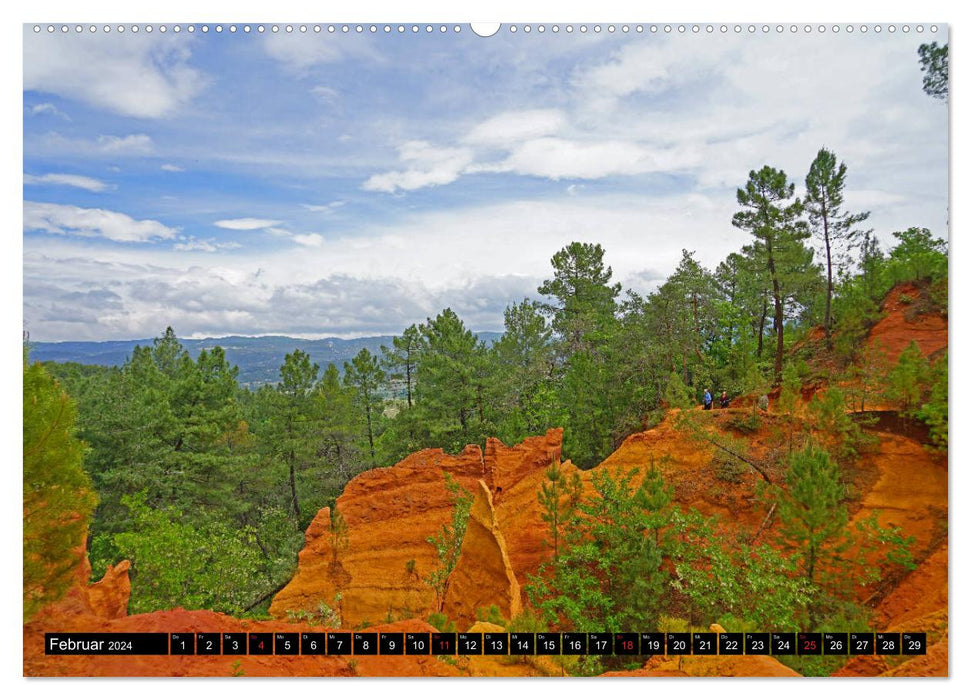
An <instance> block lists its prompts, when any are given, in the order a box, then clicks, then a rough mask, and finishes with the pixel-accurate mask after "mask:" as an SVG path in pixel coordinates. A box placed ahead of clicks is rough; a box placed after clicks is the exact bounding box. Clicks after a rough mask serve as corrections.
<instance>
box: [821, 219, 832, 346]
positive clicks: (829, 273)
mask: <svg viewBox="0 0 971 700" xmlns="http://www.w3.org/2000/svg"><path fill="white" fill-rule="evenodd" d="M823 240H824V241H825V242H826V318H825V321H824V326H825V328H826V347H832V341H831V340H830V337H829V333H830V326H831V325H832V321H831V316H830V309H831V307H832V302H833V254H832V250H831V246H830V242H829V219H828V217H827V215H826V207H825V205H824V206H823Z"/></svg>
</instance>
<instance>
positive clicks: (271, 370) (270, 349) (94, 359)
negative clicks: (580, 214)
mask: <svg viewBox="0 0 971 700" xmlns="http://www.w3.org/2000/svg"><path fill="white" fill-rule="evenodd" d="M477 335H478V336H479V338H480V339H481V340H483V341H485V343H486V344H487V345H491V344H492V343H493V342H494V341H495V340H496V339H497V338H499V336H500V335H502V334H501V333H495V332H492V331H485V332H481V333H478V334H477ZM391 338H392V336H390V335H379V336H372V337H369V338H354V339H352V340H342V339H341V338H322V339H320V340H302V339H300V338H291V337H289V336H284V335H268V336H262V337H259V338H246V337H243V336H227V337H225V338H203V339H201V340H198V339H197V340H192V339H188V338H180V339H179V340H180V342H181V343H182V345H184V346H185V348H186V350H188V351H189V354H190V355H192V357H193V358H195V357H197V356H198V355H199V352H200V351H202V350H207V349H210V348H213V347H216V346H217V345H218V346H220V347H221V348H223V350H225V351H226V358H227V359H228V360H229V362H230V363H231V364H234V365H237V366H238V367H239V383H240V384H242V385H243V386H249V387H253V386H259V385H260V384H274V383H276V382H277V381H279V379H280V365H282V364H283V358H284V356H285V355H286V354H287V353H290V352H293V351H294V350H295V349H300V350H303V351H304V352H305V353H307V354H308V355H310V358H311V360H313V361H314V362H316V363H318V364H319V365H320V367H321V369H324V368H325V367H327V365H328V364H330V363H331V362H333V363H334V364H335V365H337V368H338V369H340V370H342V371H343V368H344V362H345V361H347V360H350V359H351V358H352V357H354V356H355V355H356V354H357V353H359V352H360V351H361V348H367V349H368V350H369V351H371V352H372V353H376V354H380V352H381V346H382V345H391ZM151 344H152V339H151V338H143V339H140V340H107V341H102V342H80V341H66V342H61V343H40V342H31V343H30V357H31V359H32V360H36V361H38V362H78V363H80V364H83V365H102V366H121V365H123V364H124V363H125V361H126V360H127V359H128V358H129V357H131V353H132V350H133V349H134V348H135V346H136V345H151Z"/></svg>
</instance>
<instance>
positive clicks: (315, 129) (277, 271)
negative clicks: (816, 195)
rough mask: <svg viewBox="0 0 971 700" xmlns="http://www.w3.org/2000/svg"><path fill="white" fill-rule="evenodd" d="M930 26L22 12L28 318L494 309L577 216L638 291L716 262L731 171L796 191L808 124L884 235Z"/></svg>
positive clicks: (392, 317)
mask: <svg viewBox="0 0 971 700" xmlns="http://www.w3.org/2000/svg"><path fill="white" fill-rule="evenodd" d="M227 26H228V25H227ZM520 26H521V25H520ZM933 38H934V39H936V40H938V41H946V35H943V34H942V33H940V32H939V34H938V35H937V36H934V37H933ZM926 40H928V35H927V34H924V35H917V34H916V33H914V32H911V33H909V34H904V33H902V32H899V31H898V32H896V33H894V34H890V33H888V32H883V33H881V34H879V35H877V34H875V33H873V32H870V33H869V34H867V35H862V34H861V33H859V32H856V33H854V34H847V33H846V32H845V31H844V32H842V33H841V34H839V35H834V34H832V32H829V33H826V34H818V33H813V34H811V35H808V36H807V35H802V34H797V35H791V34H789V33H788V32H786V33H783V34H782V35H778V34H776V32H775V31H774V28H773V30H772V31H770V32H769V33H768V34H762V33H761V31H758V32H756V33H755V34H754V35H749V34H747V33H744V32H743V33H742V34H741V35H735V34H734V33H733V32H729V33H728V34H727V35H721V34H720V33H719V32H718V31H717V30H716V31H715V33H714V34H713V35H709V34H706V33H705V32H704V31H703V30H702V32H701V33H700V34H698V35H693V34H691V33H687V34H685V35H677V34H675V35H672V36H663V35H651V34H650V33H649V32H645V33H643V34H639V35H638V34H636V33H635V32H631V33H628V34H624V33H623V32H621V31H619V30H618V31H617V32H615V33H614V34H609V33H607V32H606V31H603V32H601V33H599V34H595V33H593V32H588V33H587V34H586V35H581V34H579V33H578V32H574V33H573V34H567V33H565V32H562V31H561V32H560V33H558V34H553V33H552V32H549V31H547V32H546V33H544V34H539V33H537V32H536V31H535V30H534V31H533V32H531V33H530V34H525V33H524V32H523V31H522V30H521V29H520V31H518V32H517V33H515V34H513V33H510V32H509V31H508V30H507V29H504V30H503V31H500V33H499V34H498V35H496V36H494V37H491V38H488V39H484V38H480V37H476V36H475V35H474V34H472V33H471V32H470V31H469V30H468V27H463V31H462V32H460V33H458V34H456V33H454V32H447V33H445V34H442V33H440V32H438V31H437V30H436V31H435V32H433V33H431V34H428V33H426V32H424V31H422V32H420V33H419V34H417V35H415V34H412V33H411V32H410V31H409V32H405V33H404V34H398V32H397V31H392V32H391V33H389V34H385V33H384V32H383V31H380V30H379V32H378V33H377V34H375V35H371V34H370V33H369V32H367V31H365V32H364V33H362V34H357V33H356V32H354V31H353V30H352V31H351V32H350V33H349V34H346V35H345V34H341V33H340V32H338V33H336V34H328V33H327V31H326V28H325V29H324V31H323V32H321V33H319V34H316V33H314V32H313V30H312V28H311V30H310V31H308V32H307V33H306V34H301V33H300V32H299V31H296V32H294V33H293V34H286V33H285V32H280V33H279V34H277V35H271V34H269V33H267V34H264V35H259V34H257V33H256V32H255V31H254V32H251V33H249V34H244V33H243V32H241V31H239V32H237V33H235V34H231V33H229V32H228V30H226V31H224V32H223V33H221V34H217V33H215V32H214V31H210V32H209V33H208V34H205V35H203V34H201V33H199V32H196V33H195V34H193V35H190V34H188V33H187V32H185V31H183V32H181V33H179V34H175V33H173V32H172V31H171V30H169V31H168V32H166V33H165V34H162V33H160V32H159V31H158V30H157V29H156V30H155V31H153V32H152V33H150V34H149V33H146V32H145V31H141V32H139V33H138V34H132V33H131V32H130V31H129V32H126V33H125V34H124V35H119V34H118V33H117V32H112V33H110V34H107V35H105V34H104V33H102V32H100V31H99V32H97V33H95V34H90V33H88V32H87V31H85V32H83V33H81V34H80V35H78V34H75V33H74V31H73V29H72V31H71V32H69V33H67V34H61V33H60V32H57V33H55V34H53V35H48V34H47V33H46V32H42V33H40V34H34V33H33V32H32V31H31V28H30V27H29V26H28V27H25V33H24V88H25V90H24V168H23V170H24V323H25V327H26V329H27V330H28V331H29V332H30V333H31V337H32V338H33V339H34V340H87V339H90V340H101V339H121V338H143V337H151V336H153V335H156V334H158V333H159V332H160V331H161V330H163V329H164V327H165V326H166V325H172V326H173V327H174V328H175V329H176V331H177V332H178V333H179V334H180V335H183V336H220V335H227V334H237V333H238V334H266V333H280V334H291V335H304V336H327V335H339V336H345V337H346V336H353V335H371V334H377V333H394V332H399V331H400V330H401V329H402V328H403V327H404V326H406V325H408V324H410V323H413V322H416V321H421V320H424V319H425V318H426V317H427V316H430V315H434V314H435V313H437V312H438V311H439V310H441V309H442V308H443V307H445V306H451V307H452V308H454V309H455V310H456V311H457V312H458V313H459V314H460V315H461V316H462V317H463V318H464V319H465V320H466V322H467V324H468V325H469V326H471V327H472V328H475V329H477V330H499V329H501V325H502V310H503V308H504V307H505V306H506V305H507V304H509V303H511V302H513V301H516V300H518V299H520V298H522V297H523V296H524V295H529V294H534V292H535V288H536V286H537V285H538V284H539V282H541V281H542V279H544V277H547V276H549V274H550V268H549V258H550V257H551V256H552V254H553V253H554V252H555V251H556V250H557V249H559V248H560V247H562V246H563V245H565V244H567V243H568V242H570V241H571V240H585V241H596V242H600V243H602V244H603V245H604V247H605V248H606V250H607V261H608V263H609V264H611V265H612V267H613V269H614V272H615V279H617V280H618V281H620V282H621V283H623V284H624V286H625V287H627V288H631V289H635V290H638V291H642V292H643V291H649V290H650V289H652V288H653V287H654V286H655V285H656V284H657V283H658V282H659V281H660V280H662V279H663V277H664V276H665V275H667V274H668V273H670V271H671V270H672V269H673V268H674V266H675V265H676V263H677V261H678V260H679V259H680V255H681V252H680V251H681V249H682V248H688V249H691V250H695V251H697V255H698V257H699V258H700V259H701V260H702V261H703V262H704V263H705V264H706V265H708V266H710V267H714V266H715V265H716V264H717V263H718V262H719V261H720V260H721V259H722V258H723V257H724V256H725V255H726V254H728V253H729V252H731V251H733V250H736V249H738V248H739V247H740V246H741V245H742V244H744V243H745V242H746V234H744V233H743V232H741V231H738V230H736V229H733V228H732V226H731V215H732V213H733V212H734V211H735V209H736V208H737V207H736V204H735V197H734V192H735V189H736V188H737V187H738V186H740V185H742V184H743V183H744V181H745V179H746V177H747V173H748V171H749V170H751V169H754V168H758V167H761V165H763V164H764V163H769V164H771V165H774V166H776V167H781V168H783V169H785V170H786V172H787V173H789V175H790V177H791V178H792V179H793V180H794V181H795V182H796V184H797V186H798V187H799V188H801V187H802V183H803V180H804V178H805V172H806V170H807V169H808V166H809V163H810V162H811V160H812V158H813V156H814V155H815V153H816V151H817V150H818V149H819V148H820V147H821V146H823V145H825V146H827V147H829V148H831V149H833V150H835V151H836V153H837V155H838V156H839V157H840V158H841V159H842V160H844V161H845V162H846V164H847V166H848V168H849V178H848V190H849V192H848V197H847V199H848V203H849V205H850V206H851V207H852V208H854V209H868V210H870V211H871V212H872V215H871V223H872V225H873V226H874V228H875V230H876V232H877V234H878V236H879V237H880V238H881V239H882V240H883V241H885V242H889V240H890V238H891V236H890V233H891V232H892V231H894V230H900V229H903V228H906V227H908V226H926V227H928V228H931V229H932V230H933V231H934V232H935V233H937V234H938V235H941V236H944V235H946V222H947V182H948V181H947V177H948V169H947V148H948V143H947V109H946V106H945V105H944V104H942V103H940V102H938V101H935V100H932V99H931V98H929V97H927V96H926V95H924V94H923V92H922V91H921V87H920V86H921V73H920V70H919V66H918V63H917V58H916V49H917V46H918V45H919V44H920V43H921V42H922V41H926Z"/></svg>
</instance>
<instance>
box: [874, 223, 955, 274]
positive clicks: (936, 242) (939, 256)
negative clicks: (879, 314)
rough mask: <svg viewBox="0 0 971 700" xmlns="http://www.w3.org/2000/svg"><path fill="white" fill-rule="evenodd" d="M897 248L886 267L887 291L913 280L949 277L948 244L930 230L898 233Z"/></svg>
mask: <svg viewBox="0 0 971 700" xmlns="http://www.w3.org/2000/svg"><path fill="white" fill-rule="evenodd" d="M893 236H894V238H896V239H897V245H896V246H894V248H893V249H892V250H891V251H890V256H889V258H888V259H887V262H886V266H885V268H884V273H883V274H884V279H885V283H884V284H885V286H886V288H888V289H889V288H890V287H891V286H893V285H894V284H897V283H898V282H909V281H911V280H924V279H927V280H931V281H932V282H933V281H937V280H941V279H943V278H944V277H946V276H947V241H945V240H944V239H942V238H935V237H934V235H933V234H932V233H931V232H930V230H928V229H926V228H919V227H916V226H914V227H911V228H909V229H907V230H906V231H895V232H894V234H893Z"/></svg>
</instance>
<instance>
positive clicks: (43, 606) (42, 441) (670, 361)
mask: <svg viewBox="0 0 971 700" xmlns="http://www.w3.org/2000/svg"><path fill="white" fill-rule="evenodd" d="M948 45H949V40H948V27H947V26H946V25H931V24H906V25H904V24H896V25H888V24H882V25H874V24H870V25H858V24H857V25H846V24H840V25H833V24H818V25H817V24H814V25H812V26H808V25H807V26H805V27H804V26H803V25H799V26H795V25H792V26H790V25H788V24H787V25H776V24H770V25H763V24H756V25H749V24H744V25H721V24H714V25H706V24H700V25H663V24H661V25H651V24H582V25H581V24H575V25H568V24H558V25H554V24H545V25H541V24H532V25H526V24H518V25H510V24H503V25H501V26H500V27H498V29H496V30H494V33H492V35H490V36H480V35H479V34H477V33H476V32H475V31H473V29H472V28H471V27H470V26H469V25H466V24H462V25H455V24H447V25H440V24H434V25H427V24H418V25H411V24H406V25H399V24H390V25H385V24H376V25H370V24H364V25H354V24H350V25H342V24H337V25H328V24H293V25H287V24H280V25H274V24H266V25H259V24H232V23H225V24H216V23H213V24H164V25H159V24H156V25H146V24H139V25H131V24H108V25H105V24H97V25H88V24H84V25H75V24H68V25H60V24H58V25H47V24H42V25H35V24H26V25H24V27H23V46H24V49H23V234H22V235H23V674H24V676H31V677H36V676H102V677H104V676H108V677H130V676H215V677H259V676H276V677H280V676H284V677H289V676H327V677H331V676H333V677H337V676H340V677H350V676H360V677H374V676H423V677H431V676H434V677H497V676H502V677H524V676H530V677H535V676H541V677H551V676H555V677H563V676H584V677H591V676H625V677H630V676H641V677H658V676H665V677H671V676H695V677H699V676H701V677H726V676H746V677H766V676H770V677H798V676H837V677H876V676H909V677H913V676H948V675H949V662H948V658H949V655H948V648H949V647H948V399H949V397H948V259H949V225H950V218H949V160H948V158H949V140H948V134H949V115H948V109H949V108H948V99H949V75H948ZM134 633H139V634H141V633H145V634H146V635H148V634H155V635H159V636H156V637H153V638H155V639H159V640H161V642H160V643H161V644H162V645H163V647H164V651H163V652H161V653H160V654H157V655H150V654H147V653H130V652H129V653H125V652H124V651H122V652H121V653H101V652H98V653H93V652H92V653H53V652H52V651H51V650H52V649H53V648H54V645H55V644H57V643H58V642H57V641H56V640H55V641H52V639H51V636H52V635H59V636H60V637H61V638H63V637H64V636H65V635H70V634H75V635H80V636H78V637H77V638H78V639H80V638H82V637H83V635H84V634H95V635H105V634H117V635H132V634H134ZM160 635H164V637H163V636H160ZM840 635H843V636H840ZM117 638H118V639H122V638H123V637H117ZM144 639H149V637H148V636H146V637H144ZM790 639H791V640H792V642H791V644H792V645H797V646H798V651H797V650H796V648H795V646H786V645H787V644H790V642H789V641H787V640H790ZM262 640H267V641H266V643H267V644H270V646H271V648H272V653H269V652H267V653H262V651H261V650H262V649H263V648H264V647H263V646H262V644H263V643H264V642H263V641H262ZM659 640H660V641H659ZM682 640H684V641H683V643H684V644H686V645H687V646H685V647H681V646H678V645H679V644H681V643H682ZM708 640H712V641H711V642H710V643H713V644H715V645H716V647H715V649H716V650H717V651H718V653H714V650H712V649H710V648H708V647H706V646H705V645H706V644H709V641H708ZM763 640H764V643H763ZM186 643H188V644H189V647H190V650H189V651H188V652H186V651H185V644H186ZM318 643H319V644H321V645H322V646H321V647H320V648H318V647H317V644H318ZM861 643H865V644H869V645H870V647H867V648H866V649H863V650H861V649H860V648H858V647H857V645H858V644H861ZM213 644H215V648H213V647H212V645H213ZM239 644H242V645H243V647H244V649H243V650H240V649H239V647H238V645H239ZM291 644H292V645H293V646H291ZM426 644H427V645H429V646H428V647H425V646H424V645H426ZM247 645H248V653H247V652H246V649H245V648H246V647H247ZM324 645H325V646H326V652H324V648H325V646H324ZM342 645H346V646H342ZM449 645H451V646H449ZM604 645H606V646H604ZM736 645H741V646H736ZM886 645H889V646H886ZM60 648H61V649H65V648H67V647H66V646H64V647H60ZM682 649H683V651H680V650H682ZM298 650H299V651H298ZM75 652H76V650H75ZM244 682H245V681H244Z"/></svg>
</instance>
